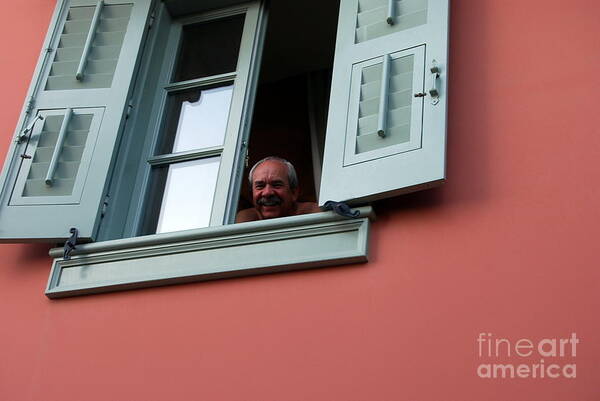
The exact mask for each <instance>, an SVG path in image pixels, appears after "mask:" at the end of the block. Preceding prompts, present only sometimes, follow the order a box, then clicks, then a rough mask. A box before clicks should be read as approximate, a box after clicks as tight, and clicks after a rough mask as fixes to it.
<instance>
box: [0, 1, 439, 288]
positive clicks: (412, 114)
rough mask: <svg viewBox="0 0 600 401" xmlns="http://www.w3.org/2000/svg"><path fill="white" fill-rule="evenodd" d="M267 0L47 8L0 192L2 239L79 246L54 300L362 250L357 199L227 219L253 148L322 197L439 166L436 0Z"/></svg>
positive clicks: (364, 199)
mask: <svg viewBox="0 0 600 401" xmlns="http://www.w3.org/2000/svg"><path fill="white" fill-rule="evenodd" d="M271 3H272V4H268V2H259V1H256V2H250V3H247V2H241V1H237V0H212V1H206V2H193V1H189V0H164V1H161V2H159V1H152V0H105V1H96V0H63V1H59V4H58V6H57V10H56V13H55V16H54V19H53V21H54V22H53V24H52V26H51V27H50V31H49V34H48V38H47V40H46V43H45V48H48V49H50V51H45V52H43V54H42V56H41V58H40V62H39V64H38V67H37V70H36V75H35V79H34V81H33V83H32V85H31V88H30V91H29V96H28V100H27V102H26V104H25V106H24V109H23V114H22V116H21V118H20V120H19V123H18V126H17V131H16V134H15V141H14V146H13V147H12V148H11V151H10V153H9V155H8V157H7V161H6V163H5V167H4V170H3V173H2V181H1V183H2V193H1V195H0V196H1V199H0V200H1V203H0V241H22V240H36V241H40V240H43V241H48V242H58V241H61V240H64V239H66V238H67V237H68V236H69V232H70V230H69V229H70V228H71V227H76V228H77V229H78V230H79V233H80V241H84V242H85V241H88V242H92V243H89V244H85V245H78V246H77V249H76V250H75V252H74V253H73V257H72V258H71V259H68V258H63V255H62V250H61V249H56V250H53V251H52V255H53V256H55V257H56V259H55V262H54V265H53V270H52V273H51V278H50V281H49V287H48V291H47V293H48V295H49V296H65V295H72V294H77V293H89V292H101V291H108V290H112V289H117V288H131V287H142V286H149V285H157V284H165V283H173V282H184V281H193V280H203V279H209V278H216V277H227V276H231V275H242V274H255V273H259V272H269V271H280V270H289V269H296V268H306V267H317V266H323V265H331V264H341V263H352V262H359V261H365V260H366V257H367V242H366V241H367V233H368V224H369V223H368V215H369V209H368V208H362V209H361V211H362V213H363V215H362V216H361V217H360V218H358V219H356V220H346V219H344V218H343V217H340V216H336V215H335V214H333V213H332V212H327V213H317V214H314V215H306V216H292V217H288V218H281V219H273V221H259V222H250V223H244V224H237V225H234V224H229V223H232V222H233V220H234V218H235V213H236V211H237V209H238V208H239V207H244V206H247V205H248V204H247V203H245V202H247V199H244V196H245V195H244V194H245V193H247V192H246V191H247V190H246V189H244V188H243V185H244V184H243V183H244V182H245V181H246V180H245V177H246V175H247V170H246V171H244V169H245V162H246V160H248V162H249V163H248V164H250V165H251V164H252V162H254V161H256V160H258V159H260V158H262V157H263V156H267V155H271V154H276V155H279V156H282V157H286V158H288V159H291V161H292V162H293V163H294V164H296V166H297V167H298V170H300V176H301V178H302V179H303V180H304V182H303V183H302V187H303V189H304V196H305V198H304V200H316V201H318V202H319V204H320V205H322V204H324V203H325V202H326V201H328V200H334V201H345V202H348V203H349V204H351V205H354V206H361V205H366V204H367V203H368V202H369V201H371V200H375V199H380V198H383V197H388V196H394V195H397V194H400V193H404V192H408V191H414V190H418V189H421V188H426V187H429V186H432V185H435V184H436V183H439V182H441V181H442V180H443V179H444V178H445V168H444V166H445V138H446V136H445V135H446V130H445V124H446V102H447V93H446V81H447V79H446V78H447V65H448V63H447V33H448V0H400V1H398V0H348V1H345V0H344V1H340V2H336V1H332V2H327V4H326V5H323V4H321V2H317V1H314V0H311V1H306V2H294V1H291V0H277V1H273V2H271ZM268 17H270V18H268ZM336 21H337V22H336ZM336 25H337V28H336ZM334 32H335V34H334ZM261 67H262V71H261V74H260V75H259V70H260V69H261ZM277 148H280V150H278V149H277ZM199 261H201V262H199ZM174 266H177V268H174Z"/></svg>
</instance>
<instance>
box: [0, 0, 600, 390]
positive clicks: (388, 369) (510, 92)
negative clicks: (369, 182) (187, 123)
mask: <svg viewBox="0 0 600 401" xmlns="http://www.w3.org/2000/svg"><path fill="white" fill-rule="evenodd" d="M53 3H54V2H53V1H51V0H20V1H11V2H4V3H3V4H2V7H3V12H2V13H0V49H2V51H1V52H0V57H1V63H0V72H1V74H0V84H1V87H2V88H3V96H2V97H0V113H1V114H0V135H1V141H0V148H1V149H0V151H1V152H2V153H4V152H5V151H6V149H7V147H8V144H9V141H10V138H11V136H12V133H13V130H14V127H15V123H16V120H17V118H18V113H19V111H20V108H21V105H22V100H23V98H24V95H25V92H26V88H27V83H28V82H29V79H30V77H31V73H32V71H33V66H34V64H35V61H36V58H37V56H38V49H39V48H40V46H41V43H42V39H43V36H44V33H45V29H46V28H45V27H46V25H47V23H48V21H49V19H50V15H51V12H52V8H53ZM599 4H600V3H598V2H597V0H587V1H586V0H573V1H569V2H564V1H562V0H560V1H559V0H528V1H517V0H508V1H497V0H460V1H459V0H455V1H453V4H452V17H451V66H450V67H451V77H450V79H451V81H450V85H451V88H450V90H451V95H450V116H449V129H448V137H449V146H448V160H449V165H448V177H449V178H448V182H447V183H446V184H445V185H444V186H443V187H442V188H440V189H435V190H430V191H427V192H423V193H419V194H413V195H409V196H404V197H401V198H396V199H393V200H389V201H385V202H382V203H380V204H378V205H376V206H377V211H378V215H379V219H378V220H377V221H376V222H375V224H374V225H373V231H372V241H371V261H370V262H369V263H368V264H366V265H360V266H347V267H339V268H327V269H318V270H314V271H305V272H296V273H285V274H276V275H269V276H259V277H254V278H244V279H231V280H222V281H216V282H210V283H200V284H189V285H181V286H172V287H165V288H159V289H148V290H141V291H130V292H121V293H114V294H108V295H101V296H88V297H78V298H71V299H65V300H58V301H50V300H48V299H47V298H46V297H45V296H44V295H43V291H44V287H45V285H46V280H47V277H48V272H49V268H50V260H49V259H48V257H47V256H46V252H47V247H46V246H43V245H1V246H0V260H2V264H1V266H0V294H1V299H2V302H1V303H0V318H1V323H0V344H1V345H0V347H1V350H2V351H1V353H0V399H1V400H7V401H19V400H49V401H52V400H61V401H71V400H73V401H80V400H103V401H105V400H144V401H150V400H193V399H204V400H219V401H221V400H250V401H262V400H299V401H306V400H327V401H332V400H343V401H346V400H357V401H358V400H417V401H439V400H473V401H475V400H498V401H506V400H527V401H533V400H535V401H537V400H539V401H549V400H552V401H555V400H556V401H597V400H598V399H600V386H599V384H598V383H599V379H600V367H599V364H600V334H599V332H600V322H599V320H598V310H599V309H600V295H599V294H600V269H599V266H598V259H599V258H598V250H597V244H598V239H599V237H600V227H599V223H600V219H599V217H600V211H599V210H600V208H599V204H600V189H599V186H598V183H600V168H599V167H598V164H599V159H600V128H599V127H600V112H599V111H598V100H597V94H598V93H599V92H600V74H598V66H600V40H599V37H600V25H599V24H598V15H600V5H599ZM481 332H489V333H492V334H493V335H494V336H495V337H505V338H508V339H510V340H512V341H516V340H517V339H519V338H527V339H532V340H535V341H537V340H539V339H542V338H555V337H568V336H570V334H571V333H572V332H575V333H577V337H578V338H579V339H580V343H579V345H578V348H577V355H576V357H574V358H563V359H564V360H563V361H562V362H561V363H576V364H577V377H576V378H575V379H566V378H558V379H548V378H546V379H539V378H538V379H533V378H527V379H518V378H515V379H482V378H479V377H478V376H477V374H476V368H477V366H478V365H479V364H480V363H482V362H481V361H482V359H480V358H478V350H477V343H476V338H477V336H478V335H479V333H481ZM559 359H560V358H559ZM525 360H527V358H518V357H512V358H508V359H506V358H505V359H503V361H504V362H506V363H523V362H524V361H525ZM550 360H552V358H546V363H550ZM567 360H568V361H569V362H565V361H567ZM492 362H493V361H492ZM536 362H538V358H536V359H534V360H533V361H531V360H527V362H526V363H536ZM559 362H560V361H559Z"/></svg>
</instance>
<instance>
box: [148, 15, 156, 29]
mask: <svg viewBox="0 0 600 401" xmlns="http://www.w3.org/2000/svg"><path fill="white" fill-rule="evenodd" d="M154 15H155V14H154V11H152V14H150V20H149V21H148V29H152V25H154Z"/></svg>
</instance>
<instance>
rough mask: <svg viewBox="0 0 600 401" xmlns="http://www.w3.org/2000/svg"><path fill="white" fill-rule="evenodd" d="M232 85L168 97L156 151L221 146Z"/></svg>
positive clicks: (188, 91) (194, 90)
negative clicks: (163, 127) (158, 146)
mask: <svg viewBox="0 0 600 401" xmlns="http://www.w3.org/2000/svg"><path fill="white" fill-rule="evenodd" d="M232 93H233V85H228V86H221V87H218V88H212V89H202V90H201V89H192V90H187V91H184V92H179V93H176V94H173V95H171V96H169V99H168V101H167V121H166V125H165V134H164V139H163V143H162V144H161V146H160V150H159V154H166V153H175V152H184V151H186V150H194V149H203V148H207V147H211V146H219V145H223V140H224V138H225V130H226V128H227V119H228V118H229V106H230V104H231V95H232Z"/></svg>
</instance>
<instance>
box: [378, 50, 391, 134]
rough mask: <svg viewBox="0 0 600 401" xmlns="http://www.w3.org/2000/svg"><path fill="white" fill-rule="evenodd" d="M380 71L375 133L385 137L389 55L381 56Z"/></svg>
mask: <svg viewBox="0 0 600 401" xmlns="http://www.w3.org/2000/svg"><path fill="white" fill-rule="evenodd" d="M381 67H382V71H381V89H380V91H379V115H378V116H377V117H378V119H377V135H379V137H380V138H385V131H386V129H387V108H388V90H389V75H390V55H389V54H385V55H384V56H383V64H382V66H381Z"/></svg>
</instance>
